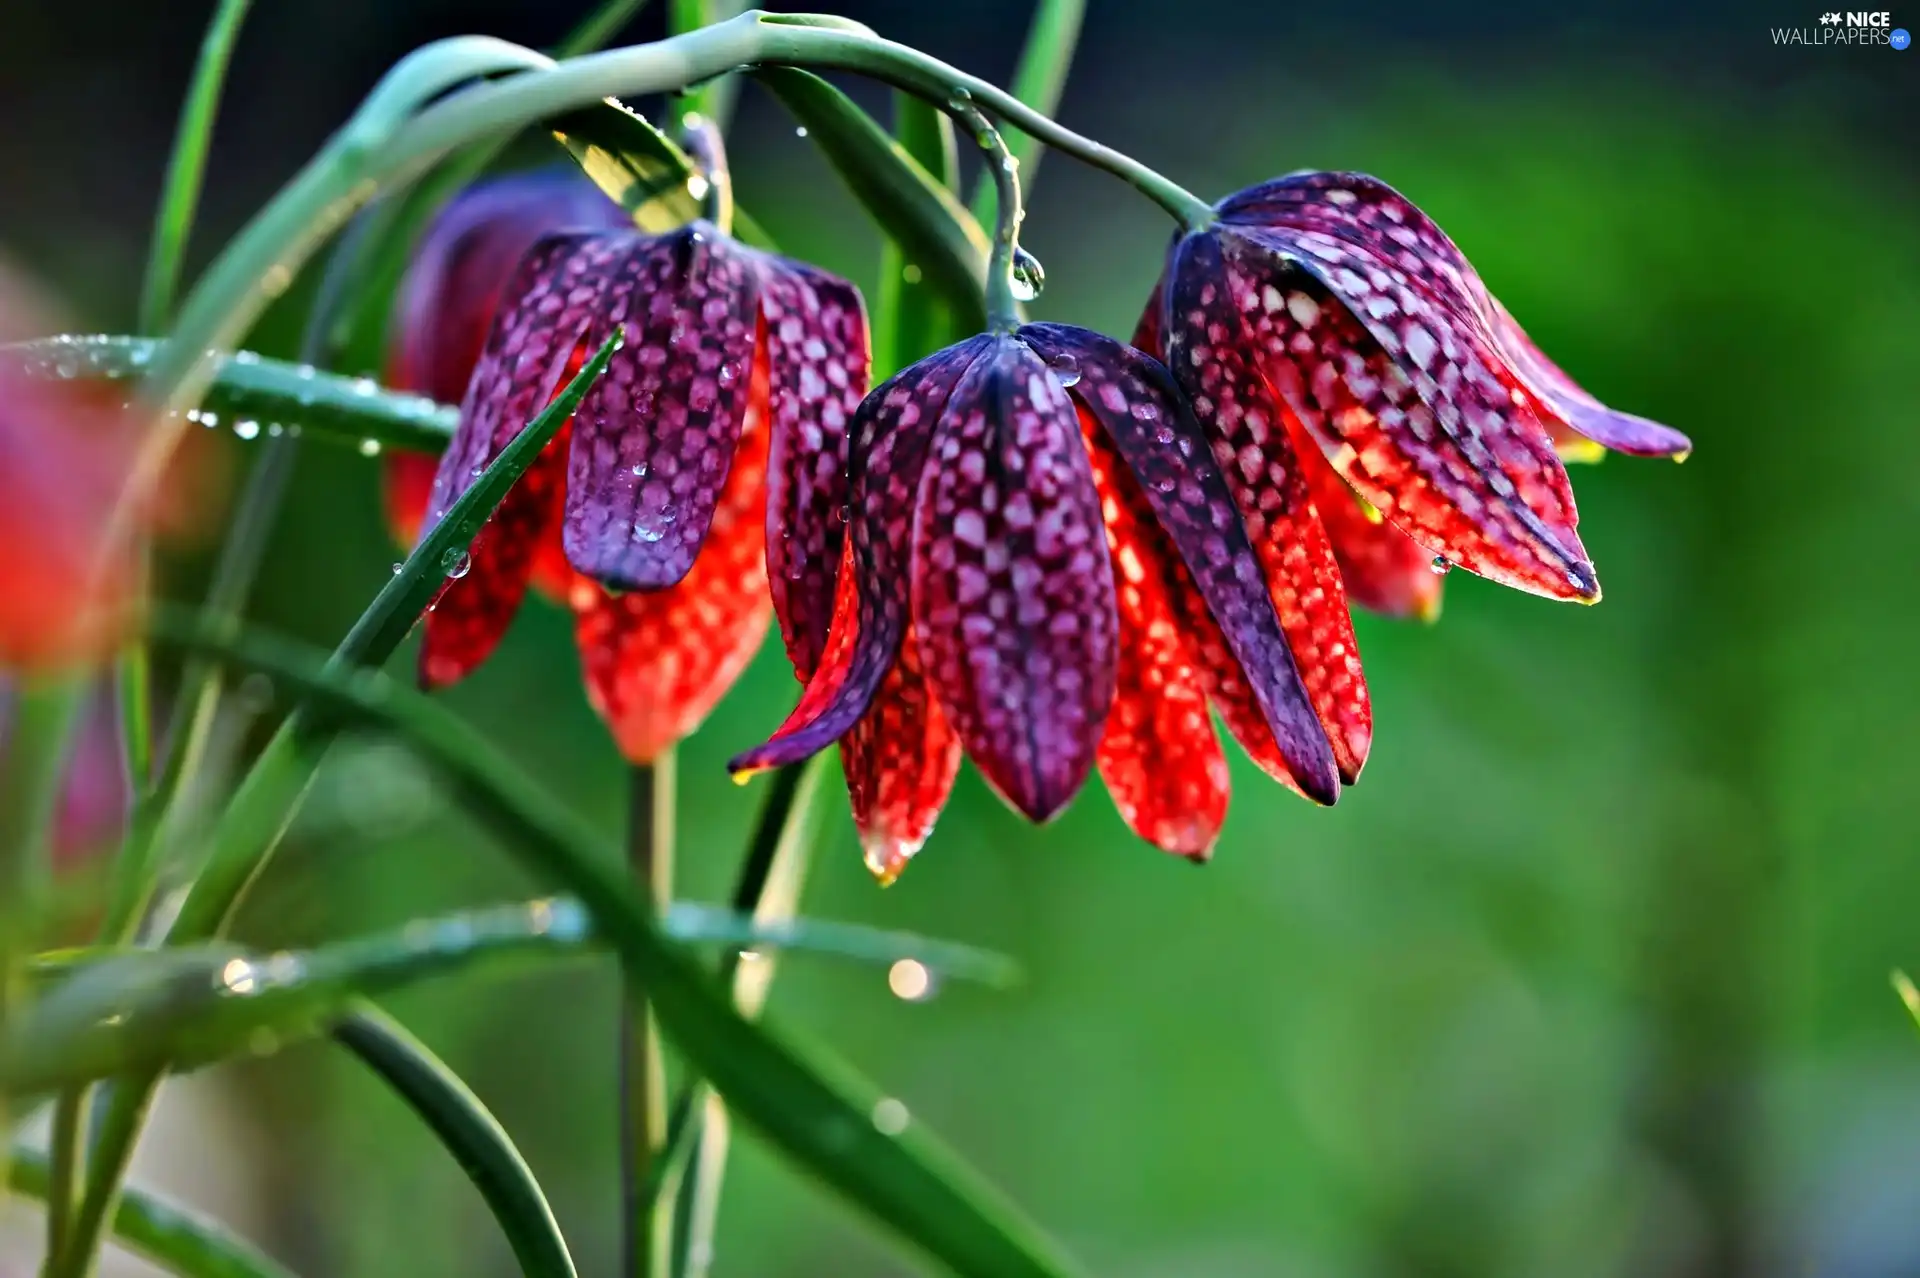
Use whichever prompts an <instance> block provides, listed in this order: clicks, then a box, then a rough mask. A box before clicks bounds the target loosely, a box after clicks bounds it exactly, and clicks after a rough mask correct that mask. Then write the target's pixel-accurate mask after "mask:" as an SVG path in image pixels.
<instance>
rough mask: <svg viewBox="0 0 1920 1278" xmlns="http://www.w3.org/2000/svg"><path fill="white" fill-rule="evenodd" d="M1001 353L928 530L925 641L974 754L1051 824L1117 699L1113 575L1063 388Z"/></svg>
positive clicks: (918, 624)
mask: <svg viewBox="0 0 1920 1278" xmlns="http://www.w3.org/2000/svg"><path fill="white" fill-rule="evenodd" d="M988 340H989V341H990V342H991V343H992V344H991V346H990V347H989V348H988V349H987V350H986V352H985V353H984V354H983V355H982V356H981V357H980V358H979V359H978V360H976V361H975V362H974V364H973V366H972V368H971V369H970V370H969V372H968V374H967V376H966V377H965V378H963V379H962V380H961V382H960V384H959V385H958V386H957V387H956V388H955V390H954V392H953V395H952V397H951V398H950V399H949V400H948V401H947V405H946V411H945V414H944V416H943V418H942V420H941V423H940V429H939V433H938V438H937V442H936V444H935V461H934V466H933V468H932V469H931V470H930V471H929V480H930V482H929V484H928V488H927V492H926V494H925V497H924V498H923V500H922V502H921V504H920V508H919V511H918V514H917V517H916V519H915V521H914V535H913V546H914V574H913V587H914V588H913V616H914V633H915V636H916V637H917V639H918V640H919V643H920V649H921V655H922V658H923V659H924V661H925V664H926V670H927V677H928V681H929V682H930V683H931V684H932V685H933V687H934V690H935V691H936V693H937V694H938V696H939V699H940V704H941V707H942V709H943V710H944V711H945V713H946V717H947V719H948V721H949V722H950V723H952V725H953V727H954V729H955V731H957V732H958V733H959V735H960V739H961V741H962V742H963V743H964V744H965V746H966V749H967V753H968V754H969V755H970V756H971V757H972V758H973V760H974V762H975V763H976V764H978V765H979V767H980V770H981V772H982V773H983V774H985V776H986V777H987V779H988V780H989V781H990V782H992V784H993V785H994V787H995V788H996V789H998V790H999V791H1000V793H1001V794H1002V795H1003V796H1005V797H1006V799H1007V801H1008V802H1009V803H1011V804H1012V805H1013V806H1014V807H1016V808H1018V809H1019V810H1020V811H1021V812H1023V813H1025V814H1026V815H1027V816H1028V817H1029V818H1031V819H1033V820H1035V821H1044V820H1046V819H1048V818H1049V817H1051V816H1053V815H1054V814H1055V813H1056V812H1058V811H1059V810H1060V809H1061V808H1062V807H1064V806H1065V805H1066V803H1067V801H1068V800H1069V799H1071V798H1072V797H1073V795H1074V793H1075V792H1076V791H1077V790H1078V789H1079V788H1080V786H1081V784H1082V783H1083V782H1084V781H1085V780H1086V777H1087V775H1088V773H1089V772H1091V771H1092V769H1093V764H1094V757H1095V753H1096V751H1097V750H1098V747H1099V744H1100V736H1101V731H1102V729H1103V728H1104V726H1105V723H1106V717H1107V711H1108V708H1109V706H1110V705H1111V703H1112V700H1113V690H1114V665H1115V651H1114V644H1115V632H1116V630H1117V626H1118V623H1117V621H1116V618H1115V614H1114V594H1113V568H1112V561H1111V558H1110V556H1109V553H1108V550H1107V545H1106V535H1105V531H1104V528H1103V526H1102V524H1101V518H1100V498H1099V494H1098V493H1097V492H1096V490H1095V488H1094V483H1093V472H1092V468H1091V465H1090V464H1089V462H1088V460H1087V454H1086V449H1085V447H1084V445H1083V444H1082V443H1081V439H1080V426H1079V418H1078V416H1077V414H1076V412H1075V410H1074V407H1073V404H1072V402H1071V400H1069V398H1068V396H1067V392H1066V390H1065V388H1064V387H1062V386H1061V385H1060V383H1059V381H1058V380H1057V379H1056V378H1055V377H1054V376H1053V374H1052V373H1051V372H1050V371H1049V370H1048V368H1047V365H1046V364H1045V362H1044V361H1042V360H1041V358H1040V357H1039V355H1037V354H1036V353H1035V352H1034V351H1033V350H1031V349H1030V348H1028V347H1027V345H1026V344H1025V343H1023V342H1021V341H1019V340H1017V339H1015V338H1011V337H995V338H991V339H988ZM975 458H977V459H978V460H977V462H976V461H974V460H973V459H975Z"/></svg>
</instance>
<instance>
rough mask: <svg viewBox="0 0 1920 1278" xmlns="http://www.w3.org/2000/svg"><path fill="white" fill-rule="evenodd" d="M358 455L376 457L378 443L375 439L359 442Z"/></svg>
mask: <svg viewBox="0 0 1920 1278" xmlns="http://www.w3.org/2000/svg"><path fill="white" fill-rule="evenodd" d="M360 455H361V456H362V457H378V456H379V455H380V441H379V440H377V439H363V440H361V441H360Z"/></svg>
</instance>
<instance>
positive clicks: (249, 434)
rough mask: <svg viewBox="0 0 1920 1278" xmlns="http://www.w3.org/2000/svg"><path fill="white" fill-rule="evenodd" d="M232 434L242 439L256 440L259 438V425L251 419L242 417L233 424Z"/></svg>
mask: <svg viewBox="0 0 1920 1278" xmlns="http://www.w3.org/2000/svg"><path fill="white" fill-rule="evenodd" d="M233 433H234V434H236V435H238V436H239V437H240V438H242V439H258V438H259V437H260V423H259V422H256V421H254V420H253V419H252V418H251V417H243V418H241V419H240V420H239V421H237V422H235V423H234V424H233Z"/></svg>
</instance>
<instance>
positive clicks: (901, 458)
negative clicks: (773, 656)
mask: <svg viewBox="0 0 1920 1278" xmlns="http://www.w3.org/2000/svg"><path fill="white" fill-rule="evenodd" d="M987 340H988V339H986V338H984V337H975V338H970V339H969V340H967V341H964V342H961V343H960V344H958V345H957V346H949V347H947V348H946V349H945V350H942V351H937V352H935V353H934V354H932V355H929V356H928V357H927V358H925V359H923V360H921V361H920V362H919V363H917V364H914V365H911V366H910V367H908V368H906V369H904V370H902V371H901V372H899V373H897V374H895V375H894V376H893V377H892V378H890V379H888V380H887V381H885V382H883V383H881V384H880V385H879V386H877V387H875V388H874V390H873V392H872V393H871V394H869V395H868V396H867V397H866V399H864V400H862V401H861V403H860V408H859V411H858V412H856V413H855V414H854V418H853V422H852V424H851V425H850V426H849V428H848V430H849V435H850V442H849V445H848V471H849V485H850V493H851V497H852V501H851V505H852V519H851V522H850V525H849V527H850V530H851V536H849V537H848V538H847V540H846V548H845V550H844V551H843V552H842V558H841V566H840V570H839V572H838V574H837V579H838V585H837V587H836V591H835V600H834V613H833V619H832V622H831V623H830V625H829V626H828V630H827V647H826V652H825V653H824V655H823V656H822V657H821V659H820V664H819V666H818V667H817V668H816V669H815V670H814V672H813V676H812V677H811V678H810V679H809V680H808V681H807V686H806V689H805V690H804V691H803V692H802V693H801V694H800V702H799V704H798V705H796V706H795V707H794V709H793V713H792V714H790V715H788V716H787V720H786V722H785V723H783V724H781V725H780V728H779V730H778V731H777V732H775V733H774V734H773V736H772V737H771V738H769V739H768V740H767V741H766V742H765V743H764V744H762V745H760V746H757V747H755V748H754V749H752V750H749V751H747V752H746V753H744V754H742V755H740V756H738V757H737V758H735V759H734V760H733V762H732V764H730V765H729V766H730V767H731V768H732V770H733V771H734V772H735V773H741V772H753V771H757V770H759V769H761V768H773V767H779V766H780V765H782V764H785V763H792V762H795V761H796V760H799V759H804V758H806V757H807V756H808V755H810V754H813V753H815V752H816V751H818V750H821V749H823V748H825V747H826V746H828V745H830V744H832V743H833V742H835V741H837V740H839V739H840V738H841V737H842V736H844V735H846V733H847V732H848V730H850V729H851V728H852V727H853V726H854V725H855V724H856V723H858V722H859V721H860V718H861V716H862V715H864V714H865V713H866V711H867V707H868V705H869V703H871V702H872V700H873V697H874V694H875V693H876V692H877V691H878V690H879V688H880V684H881V681H882V680H883V679H885V678H886V675H887V672H888V670H890V669H891V668H892V666H893V664H894V660H895V657H896V656H897V655H898V653H899V650H900V641H901V636H902V635H903V634H904V633H905V631H906V627H907V610H908V600H909V594H910V582H909V570H908V566H909V548H910V545H911V542H910V537H911V535H912V529H913V526H914V512H915V510H916V509H917V508H918V506H919V505H920V503H921V501H922V490H923V488H924V486H925V484H924V481H925V479H926V478H927V477H928V476H929V475H930V473H931V472H929V471H928V469H927V459H928V457H929V455H930V454H931V451H932V445H933V435H934V430H935V428H936V426H938V424H939V422H940V417H941V414H942V413H943V412H944V411H945V410H946V405H947V399H948V397H949V396H950V395H952V394H953V390H954V387H955V386H956V385H957V384H958V383H959V382H960V380H961V378H962V377H963V376H964V375H965V374H966V372H967V370H968V369H969V368H971V367H972V365H973V363H974V361H975V359H977V358H978V357H979V355H980V353H981V352H982V351H983V350H985V349H986V346H987Z"/></svg>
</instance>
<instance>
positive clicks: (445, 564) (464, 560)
mask: <svg viewBox="0 0 1920 1278" xmlns="http://www.w3.org/2000/svg"><path fill="white" fill-rule="evenodd" d="M440 569H441V571H442V572H444V573H446V574H447V576H448V578H449V579H451V580H453V581H458V580H460V578H462V577H464V576H466V575H467V574H468V573H469V572H471V571H472V570H473V556H472V555H469V554H468V553H467V552H466V551H464V550H457V549H456V550H449V551H448V552H447V553H446V554H444V555H442V556H440Z"/></svg>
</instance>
